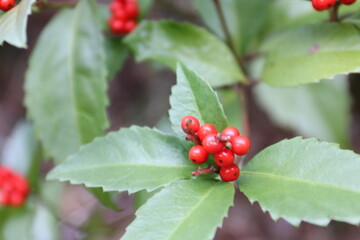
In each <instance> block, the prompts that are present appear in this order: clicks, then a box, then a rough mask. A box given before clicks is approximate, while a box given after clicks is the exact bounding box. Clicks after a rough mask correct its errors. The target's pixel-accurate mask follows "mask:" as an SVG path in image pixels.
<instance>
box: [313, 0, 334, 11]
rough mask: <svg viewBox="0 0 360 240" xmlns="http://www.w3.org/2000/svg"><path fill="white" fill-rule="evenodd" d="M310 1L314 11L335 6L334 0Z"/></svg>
mask: <svg viewBox="0 0 360 240" xmlns="http://www.w3.org/2000/svg"><path fill="white" fill-rule="evenodd" d="M311 3H312V6H313V8H314V9H315V10H316V11H324V10H328V9H330V8H332V7H333V6H335V3H336V0H312V1H311Z"/></svg>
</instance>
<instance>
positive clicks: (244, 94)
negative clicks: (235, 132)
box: [213, 0, 251, 137]
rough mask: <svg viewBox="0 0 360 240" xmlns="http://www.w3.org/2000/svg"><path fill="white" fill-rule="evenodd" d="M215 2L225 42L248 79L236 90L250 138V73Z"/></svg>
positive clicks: (238, 85)
mask: <svg viewBox="0 0 360 240" xmlns="http://www.w3.org/2000/svg"><path fill="white" fill-rule="evenodd" d="M213 1H214V4H215V8H216V12H217V14H218V16H219V19H220V23H221V27H222V29H223V32H224V35H225V41H226V43H227V45H228V46H229V48H230V50H231V52H232V53H233V55H234V56H235V58H236V61H237V63H238V66H239V67H240V69H241V70H242V72H243V73H244V75H245V78H246V84H241V83H239V84H237V85H236V86H235V89H236V90H237V92H238V93H239V95H240V97H241V102H242V109H243V121H242V122H243V131H244V135H246V136H248V137H249V136H250V123H249V122H250V121H249V96H250V87H251V82H250V80H249V77H248V72H247V70H246V68H245V65H244V63H243V61H242V59H241V58H240V57H239V56H238V54H237V53H236V49H235V45H234V43H233V41H232V38H231V35H230V32H229V28H228V26H227V24H226V19H225V16H224V12H223V10H222V7H221V4H220V0H213Z"/></svg>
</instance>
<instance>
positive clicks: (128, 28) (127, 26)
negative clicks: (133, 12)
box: [124, 20, 137, 33]
mask: <svg viewBox="0 0 360 240" xmlns="http://www.w3.org/2000/svg"><path fill="white" fill-rule="evenodd" d="M136 25H137V24H136V22H135V21H133V20H130V21H126V22H125V26H124V31H125V33H131V32H132V31H133V30H134V29H135V28H136Z"/></svg>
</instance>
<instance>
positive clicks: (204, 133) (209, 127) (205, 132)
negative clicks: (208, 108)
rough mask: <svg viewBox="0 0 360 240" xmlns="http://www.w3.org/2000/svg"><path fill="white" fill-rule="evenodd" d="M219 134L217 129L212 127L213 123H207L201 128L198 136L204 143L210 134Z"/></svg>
mask: <svg viewBox="0 0 360 240" xmlns="http://www.w3.org/2000/svg"><path fill="white" fill-rule="evenodd" d="M217 133H218V131H217V130H216V127H215V126H214V125H212V124H211V123H205V124H204V125H202V126H201V127H200V129H199V132H198V136H199V138H200V140H201V141H202V140H204V138H205V137H206V136H207V135H208V134H217Z"/></svg>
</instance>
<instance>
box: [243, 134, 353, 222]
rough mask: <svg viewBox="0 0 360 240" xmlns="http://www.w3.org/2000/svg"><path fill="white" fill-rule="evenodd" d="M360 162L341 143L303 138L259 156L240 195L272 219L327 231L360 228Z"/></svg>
mask: <svg viewBox="0 0 360 240" xmlns="http://www.w3.org/2000/svg"><path fill="white" fill-rule="evenodd" d="M359 172H360V157H359V155H357V154H355V153H354V152H352V151H349V150H341V149H339V147H338V145H337V144H331V143H326V142H319V141H317V140H316V139H306V140H304V139H302V138H300V137H297V138H293V139H290V140H283V141H281V142H279V143H277V144H275V145H272V146H270V147H268V148H266V149H265V150H263V151H262V152H260V153H259V154H257V155H256V156H255V157H254V158H253V159H252V160H251V161H250V162H249V163H248V164H247V165H246V166H245V167H244V168H243V169H242V175H241V177H240V178H239V186H240V190H241V191H242V192H243V193H244V194H245V195H246V196H247V197H248V198H249V199H250V201H251V202H254V201H258V202H259V203H260V206H261V208H262V209H263V210H264V211H269V213H270V215H271V217H272V218H273V219H274V220H277V219H278V218H280V217H281V218H284V219H285V220H286V221H288V222H289V223H291V224H293V225H299V224H300V222H301V221H306V222H309V223H312V224H316V225H321V226H325V225H327V224H328V223H329V222H330V220H336V221H344V222H347V223H351V224H359V223H360V175H359Z"/></svg>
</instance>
